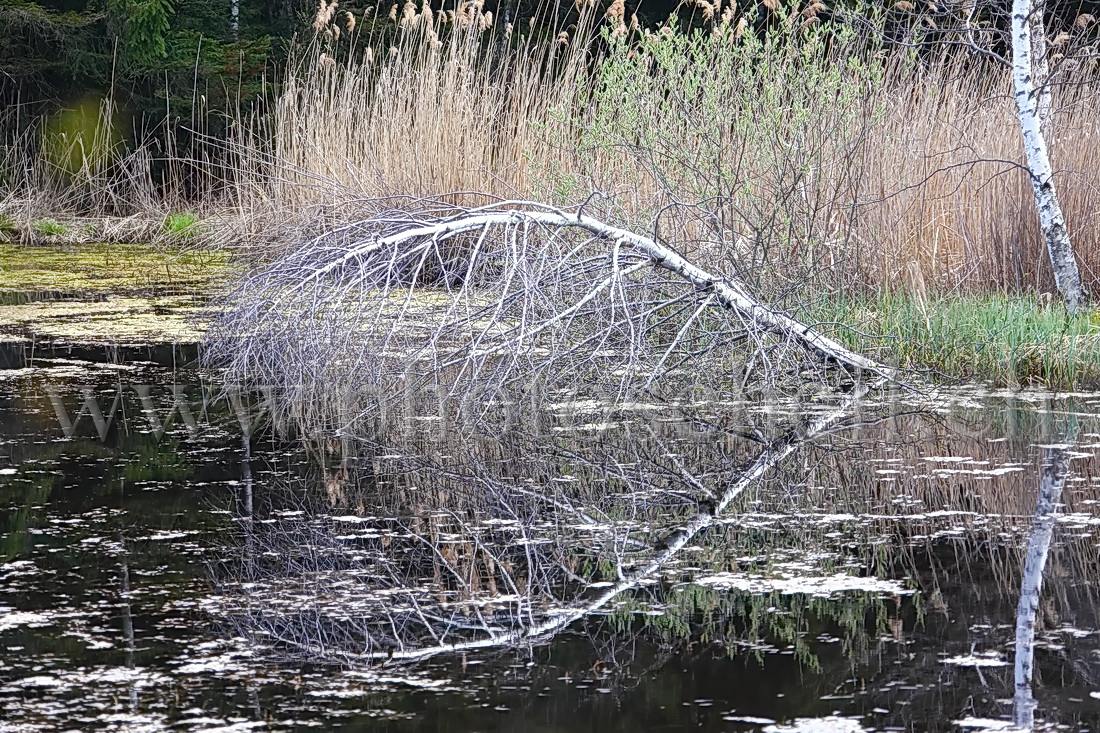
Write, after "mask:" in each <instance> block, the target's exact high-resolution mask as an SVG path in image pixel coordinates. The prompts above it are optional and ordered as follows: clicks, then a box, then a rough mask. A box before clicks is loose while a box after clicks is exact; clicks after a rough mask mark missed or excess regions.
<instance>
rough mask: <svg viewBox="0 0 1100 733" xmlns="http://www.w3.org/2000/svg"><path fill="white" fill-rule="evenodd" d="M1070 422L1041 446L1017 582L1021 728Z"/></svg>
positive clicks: (1030, 709) (1030, 707)
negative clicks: (1035, 497)
mask: <svg viewBox="0 0 1100 733" xmlns="http://www.w3.org/2000/svg"><path fill="white" fill-rule="evenodd" d="M1068 422H1069V426H1067V427H1066V428H1065V429H1064V430H1063V431H1062V435H1060V436H1059V439H1060V441H1061V442H1060V444H1057V445H1051V446H1046V447H1044V448H1043V475H1042V481H1041V482H1040V484H1039V498H1038V502H1037V503H1036V506H1035V518H1034V519H1033V520H1032V522H1031V533H1030V536H1029V537H1028V542H1027V555H1026V559H1025V561H1024V572H1023V581H1022V582H1021V585H1020V603H1019V605H1018V606H1017V608H1016V664H1015V672H1016V675H1015V683H1016V693H1015V695H1014V698H1013V704H1014V707H1015V720H1016V726H1017V727H1018V728H1022V729H1024V730H1032V729H1033V728H1034V727H1035V707H1036V703H1035V697H1034V695H1033V694H1032V678H1033V677H1034V669H1035V668H1034V661H1035V624H1036V618H1037V615H1038V612H1039V601H1040V597H1041V595H1042V589H1043V571H1044V570H1045V569H1046V565H1047V556H1048V555H1049V553H1050V543H1051V539H1052V538H1053V537H1054V518H1055V513H1056V512H1057V511H1058V506H1059V504H1060V502H1061V498H1062V490H1063V488H1064V487H1065V483H1066V475H1067V474H1068V472H1069V462H1070V452H1071V450H1072V448H1073V444H1074V443H1076V442H1077V437H1078V428H1077V420H1076V417H1075V416H1072V415H1071V416H1070V417H1069V418H1068Z"/></svg>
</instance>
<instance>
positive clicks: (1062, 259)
mask: <svg viewBox="0 0 1100 733" xmlns="http://www.w3.org/2000/svg"><path fill="white" fill-rule="evenodd" d="M1042 23H1043V16H1042V12H1041V9H1037V8H1036V7H1035V5H1034V4H1033V2H1032V0H1013V2H1012V85H1013V93H1014V95H1015V97H1016V113H1017V116H1018V117H1019V119H1020V131H1021V132H1022V133H1023V138H1024V153H1025V155H1026V158H1027V169H1028V172H1029V173H1030V175H1031V185H1032V189H1033V190H1034V191H1035V205H1036V207H1037V208H1038V210H1039V226H1040V228H1041V229H1042V231H1043V238H1044V239H1045V240H1046V244H1047V253H1048V254H1049V255H1050V264H1051V268H1052V269H1053V270H1054V282H1055V283H1056V284H1057V286H1058V291H1059V292H1060V293H1061V294H1062V298H1063V299H1064V301H1065V304H1066V310H1068V311H1069V312H1070V313H1076V312H1078V311H1080V310H1081V309H1082V308H1083V307H1085V306H1086V305H1087V304H1088V299H1089V296H1088V292H1087V291H1086V290H1085V287H1084V285H1083V284H1082V283H1081V272H1080V270H1079V269H1078V268H1077V258H1076V257H1075V256H1074V253H1073V243H1072V242H1071V241H1070V237H1069V231H1068V230H1067V229H1066V220H1065V216H1064V215H1063V214H1062V207H1061V205H1060V204H1059V203H1058V194H1057V191H1056V190H1055V187H1054V171H1053V169H1052V167H1051V164H1050V156H1049V154H1048V152H1047V142H1046V135H1045V129H1044V128H1048V127H1049V125H1048V124H1045V120H1044V118H1048V117H1049V110H1050V90H1049V86H1048V85H1047V83H1046V82H1047V78H1046V77H1047V73H1046V69H1047V59H1046V42H1045V41H1046V36H1045V30H1042V31H1039V32H1038V34H1036V33H1035V32H1034V31H1035V28H1036V27H1037V26H1041V25H1042ZM1036 82H1038V84H1037V83H1036Z"/></svg>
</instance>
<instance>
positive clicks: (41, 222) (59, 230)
mask: <svg viewBox="0 0 1100 733" xmlns="http://www.w3.org/2000/svg"><path fill="white" fill-rule="evenodd" d="M31 229H33V230H34V231H36V232H38V233H39V234H42V235H45V236H47V237H61V236H64V235H66V234H68V233H69V227H68V225H66V224H62V223H61V222H59V221H57V220H55V219H36V220H34V221H32V222H31Z"/></svg>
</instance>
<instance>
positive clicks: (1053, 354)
mask: <svg viewBox="0 0 1100 733" xmlns="http://www.w3.org/2000/svg"><path fill="white" fill-rule="evenodd" d="M800 315H801V316H802V317H803V318H806V319H807V320H809V321H811V322H817V323H821V324H822V326H821V328H822V330H823V331H825V332H827V333H830V334H832V335H833V336H835V337H837V338H838V339H839V340H840V341H842V342H844V343H845V344H846V345H848V346H850V347H852V348H853V349H855V350H857V351H860V352H863V353H866V354H868V355H873V356H876V357H877V358H879V359H880V360H883V361H886V362H888V363H892V364H896V365H898V366H901V367H904V368H907V369H914V370H924V371H932V372H936V373H938V374H940V375H942V376H945V377H949V378H959V379H967V380H980V381H984V382H990V383H992V384H994V385H996V386H1000V387H1048V388H1052V389H1097V388H1100V311H1092V312H1088V313H1085V314H1082V315H1080V316H1077V317H1070V316H1068V315H1067V314H1066V312H1065V310H1064V309H1063V308H1062V307H1061V305H1060V304H1058V303H1057V302H1056V303H1055V304H1054V305H1053V306H1046V307H1044V306H1043V305H1040V304H1039V302H1038V301H1037V299H1036V298H1035V297H1034V296H1032V297H1027V296H1003V295H970V296H942V297H938V296H933V297H931V298H929V299H928V300H927V301H926V302H924V303H922V302H920V301H918V300H916V299H914V298H912V297H911V296H908V295H899V294H885V295H880V296H879V297H877V298H876V297H870V298H851V297H846V296H837V297H835V298H833V299H831V300H829V301H823V302H822V303H820V304H818V305H817V306H816V307H814V308H812V309H810V310H808V311H803V312H802V313H801V314H800ZM834 324H836V325H834ZM839 324H844V325H839Z"/></svg>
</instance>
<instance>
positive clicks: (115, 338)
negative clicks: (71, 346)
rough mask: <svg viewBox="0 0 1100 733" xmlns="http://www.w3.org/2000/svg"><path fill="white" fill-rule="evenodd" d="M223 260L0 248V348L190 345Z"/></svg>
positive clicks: (115, 247)
mask: <svg viewBox="0 0 1100 733" xmlns="http://www.w3.org/2000/svg"><path fill="white" fill-rule="evenodd" d="M230 269H231V267H230V259H229V256H228V255H227V254H226V253H223V252H211V251H180V250H178V249H172V248H167V247H164V246H156V245H151V244H77V245H68V244H66V245H45V246H43V245H33V246H31V245H18V244H0V340H7V341H14V340H27V339H37V338H41V339H46V340H50V341H62V342H74V343H108V344H109V343H122V344H134V343H189V342H195V341H197V340H198V339H199V338H200V337H201V335H202V330H203V329H202V319H201V309H202V305H203V303H204V302H206V301H207V300H208V299H209V297H210V296H211V295H212V294H214V293H216V292H217V291H218V289H219V288H220V287H221V285H222V284H223V283H225V282H226V281H227V280H228V278H227V275H228V274H229V272H230Z"/></svg>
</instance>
